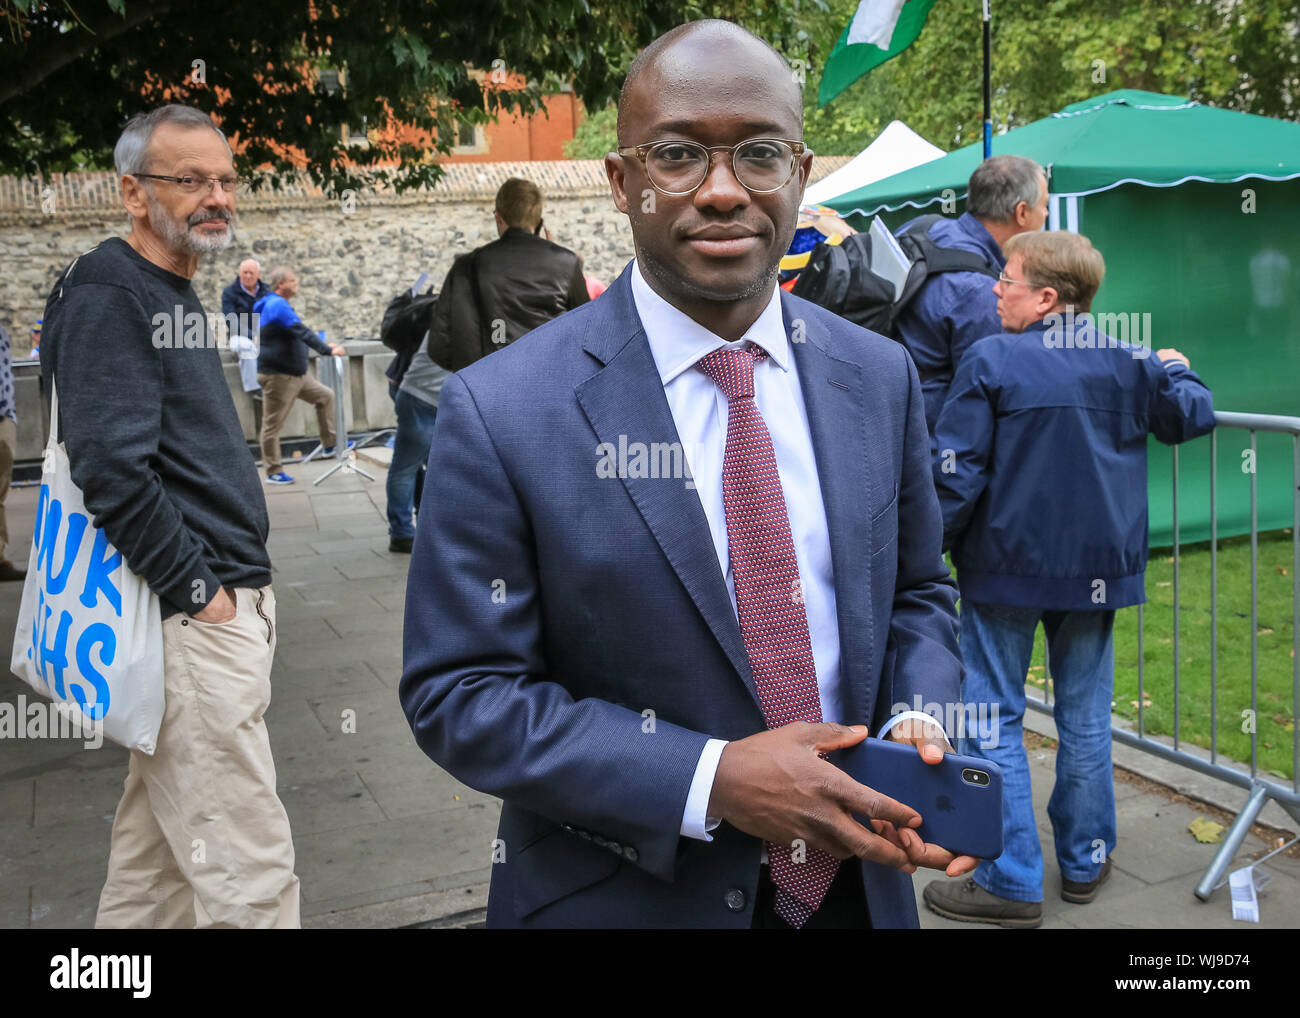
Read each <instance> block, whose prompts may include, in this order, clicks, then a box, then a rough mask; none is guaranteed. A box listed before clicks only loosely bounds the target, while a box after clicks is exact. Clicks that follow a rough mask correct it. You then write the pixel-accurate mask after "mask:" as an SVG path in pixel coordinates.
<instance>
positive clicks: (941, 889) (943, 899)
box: [921, 877, 1043, 930]
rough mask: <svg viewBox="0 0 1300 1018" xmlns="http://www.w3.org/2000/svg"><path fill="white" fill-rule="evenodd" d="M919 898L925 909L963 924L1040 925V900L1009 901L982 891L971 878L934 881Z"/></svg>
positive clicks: (1009, 927) (1021, 927)
mask: <svg viewBox="0 0 1300 1018" xmlns="http://www.w3.org/2000/svg"><path fill="white" fill-rule="evenodd" d="M921 897H922V898H923V899H924V901H925V905H926V908H928V909H929V910H930V911H931V912H934V913H935V914H936V915H941V916H943V917H944V918H945V919H956V920H957V921H958V922H963V923H996V924H997V925H999V926H1001V927H1002V928H1003V929H1007V930H1032V929H1034V928H1035V927H1036V926H1041V925H1042V924H1043V903H1042V902H1041V901H1013V900H1012V899H1010V898H1002V897H999V896H998V895H996V894H993V893H992V892H990V891H986V890H984V888H982V887H980V885H979V884H977V883H975V879H974V878H973V877H954V878H952V879H951V880H935V881H933V882H932V883H929V884H926V885H925V890H924V891H923V892H922V894H921Z"/></svg>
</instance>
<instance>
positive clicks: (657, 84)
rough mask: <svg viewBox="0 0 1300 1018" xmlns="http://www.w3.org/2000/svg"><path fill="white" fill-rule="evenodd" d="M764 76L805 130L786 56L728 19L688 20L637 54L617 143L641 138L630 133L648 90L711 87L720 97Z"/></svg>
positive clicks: (626, 82) (623, 95) (622, 97)
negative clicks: (774, 87) (774, 85)
mask: <svg viewBox="0 0 1300 1018" xmlns="http://www.w3.org/2000/svg"><path fill="white" fill-rule="evenodd" d="M755 78H759V79H762V80H764V81H765V82H766V83H767V84H768V86H769V87H771V86H772V85H773V84H776V85H777V88H776V91H777V92H778V93H779V95H780V96H781V97H782V98H783V99H784V103H783V105H784V106H786V107H788V109H786V110H783V111H782V112H789V113H790V114H792V115H793V116H794V118H795V121H796V122H797V124H798V127H799V134H798V137H802V136H803V95H802V93H801V92H800V90H799V86H798V84H797V83H796V81H795V76H794V73H793V72H792V71H791V70H790V65H789V64H787V63H786V60H785V57H783V56H781V54H780V53H778V52H777V51H776V50H775V49H773V48H772V47H771V46H769V45H768V44H767V43H766V42H764V41H763V40H762V39H760V38H759V37H758V36H756V35H754V34H753V33H752V32H750V31H748V30H747V29H744V28H741V27H740V26H739V25H737V24H733V23H732V22H730V21H721V20H717V19H710V20H706V21H688V22H687V23H686V24H684V25H678V26H677V27H676V28H674V29H671V30H669V31H667V32H665V33H664V34H663V35H661V36H659V38H657V39H655V40H654V41H653V42H652V43H650V45H649V46H647V47H646V48H645V49H643V50H642V51H641V52H640V53H638V54H637V57H636V59H635V60H633V61H632V66H631V67H629V68H628V71H627V77H626V78H624V79H623V87H622V89H621V90H620V91H619V96H618V143H619V144H620V145H637V144H640V143H641V141H642V139H641V138H633V137H631V135H632V134H634V133H635V132H636V131H637V129H638V128H639V127H640V126H641V123H640V119H641V117H640V114H641V112H642V111H643V109H644V106H643V105H642V102H643V100H644V98H645V94H646V93H647V92H658V91H659V90H661V89H663V88H665V87H666V88H671V89H674V90H676V89H686V90H692V91H694V90H702V89H708V90H710V91H711V92H712V93H713V94H714V96H715V97H716V98H718V99H720V100H725V98H726V95H727V94H728V93H730V92H733V91H736V90H743V89H745V87H746V86H745V82H746V81H752V80H753V79H755Z"/></svg>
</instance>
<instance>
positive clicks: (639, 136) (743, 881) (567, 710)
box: [399, 21, 975, 929]
mask: <svg viewBox="0 0 1300 1018" xmlns="http://www.w3.org/2000/svg"><path fill="white" fill-rule="evenodd" d="M802 110H803V103H802V99H801V97H800V94H799V89H798V87H797V85H796V84H795V83H794V79H793V77H792V75H791V72H790V68H789V65H788V64H786V62H785V61H784V59H783V58H782V57H781V56H780V54H778V53H777V52H776V51H775V50H773V49H772V48H771V47H770V46H768V45H767V44H765V43H763V42H762V41H761V40H759V39H757V38H755V37H754V36H752V35H750V34H749V33H748V32H746V31H744V30H743V29H741V28H739V27H738V26H736V25H734V24H731V23H729V22H721V21H697V22H691V23H690V24H687V25H684V26H681V27H679V28H676V29H674V30H672V31H670V32H668V33H667V34H665V35H663V36H661V37H660V38H659V39H658V40H656V41H655V42H653V43H652V44H651V45H650V46H649V47H648V48H647V49H646V50H645V51H644V52H643V53H642V54H641V55H640V56H639V57H638V58H637V59H636V61H635V62H634V63H633V64H632V67H631V68H630V70H629V71H628V77H627V81H626V82H625V84H624V87H623V94H622V97H621V99H620V102H619V104H618V115H619V123H618V136H619V137H618V140H619V148H618V151H617V153H613V152H611V153H610V154H609V155H607V156H606V157H605V169H606V172H607V174H608V175H609V179H610V189H611V192H612V195H613V199H614V203H615V205H616V206H617V207H618V209H619V210H620V211H622V212H623V213H624V214H625V215H627V216H628V219H629V221H630V223H631V228H632V238H633V241H634V243H635V247H636V255H637V257H636V260H635V261H634V262H633V263H632V264H630V265H629V266H628V267H627V268H626V269H625V270H624V271H623V274H622V275H621V276H619V278H618V280H617V281H616V282H615V283H614V284H613V285H612V286H610V288H609V290H608V291H607V292H606V293H604V294H603V295H602V296H601V297H600V298H599V299H598V300H594V301H591V302H589V303H586V304H583V305H582V306H581V307H578V308H575V309H574V310H572V311H570V312H568V313H567V314H564V315H561V316H560V317H558V318H556V319H554V320H552V321H550V322H547V323H546V324H544V325H542V326H541V327H539V328H537V329H535V330H534V331H532V332H530V333H528V334H527V335H525V336H523V337H522V338H521V339H519V340H518V341H516V342H514V343H511V344H510V345H509V346H507V347H506V348H505V349H503V350H501V351H499V352H497V353H494V354H492V355H491V356H490V357H484V358H482V359H480V360H478V361H476V362H475V363H473V364H471V365H470V366H469V367H468V368H466V369H465V370H463V371H461V372H458V373H457V374H454V375H452V376H451V377H450V378H449V379H447V382H446V384H445V386H444V387H443V390H442V392H441V394H440V396H439V401H438V422H437V432H436V434H435V437H434V441H433V446H432V453H431V455H430V459H429V475H430V477H437V478H438V484H439V491H438V497H437V498H434V499H426V500H425V503H424V506H423V510H424V511H423V513H422V515H421V517H420V525H419V527H417V528H416V532H415V545H414V555H413V559H412V562H411V570H410V579H409V582H408V587H407V595H406V597H407V602H406V630H405V641H404V671H403V675H402V680H401V684H400V686H399V695H400V697H401V702H402V707H403V709H404V710H405V712H406V716H407V718H408V719H409V720H410V723H411V727H412V730H413V731H414V733H415V736H416V739H417V741H418V742H419V744H420V746H421V748H422V749H423V750H424V751H425V752H426V753H427V754H428V755H429V756H430V757H432V758H433V759H434V760H435V761H436V762H437V763H438V764H439V765H441V766H443V767H445V768H446V769H447V770H448V771H450V772H451V773H452V774H454V775H455V776H456V777H458V778H459V779H460V780H462V781H464V782H465V783H466V784H468V785H471V786H472V787H474V788H477V789H481V790H483V791H486V792H488V793H491V794H493V795H498V796H500V797H501V798H502V799H503V800H504V803H503V805H502V809H501V825H500V828H499V832H498V835H497V839H496V841H495V842H494V843H493V846H492V854H491V860H492V863H493V866H492V890H491V894H490V896H489V899H488V925H489V926H491V927H496V928H499V927H526V928H538V927H610V926H613V927H649V928H663V927H729V928H745V929H748V928H753V927H759V928H784V929H788V928H790V927H797V928H803V929H817V928H819V927H839V928H844V927H856V928H869V927H875V928H885V927H908V926H916V925H917V913H916V898H915V895H914V892H913V890H912V882H911V880H910V879H909V877H908V874H909V873H911V872H912V871H913V870H914V869H915V868H916V867H917V866H937V867H940V868H944V869H946V870H947V871H948V873H949V874H950V875H953V876H956V875H957V874H958V873H962V872H967V871H969V870H970V869H971V868H972V867H973V866H974V865H975V860H974V859H971V858H969V857H964V856H959V857H954V856H953V855H952V854H951V853H949V852H947V851H945V850H944V849H942V848H940V847H939V846H936V845H930V846H928V847H927V846H925V845H923V844H922V843H921V839H920V838H919V836H917V834H916V832H915V830H913V829H912V828H913V826H914V825H916V824H919V823H920V822H921V819H920V817H919V816H918V815H917V813H916V812H915V811H913V810H911V809H910V808H909V807H907V806H905V805H902V804H900V803H897V802H895V801H893V800H892V799H889V798H888V797H886V796H884V795H881V794H879V793H877V792H875V791H874V790H872V789H869V788H867V787H866V786H865V785H861V784H859V783H857V782H856V781H854V780H852V779H851V778H849V777H848V775H847V774H845V773H844V772H843V771H841V770H839V769H838V768H837V767H835V765H834V764H832V763H830V762H829V761H827V760H826V759H824V758H823V757H822V754H823V753H825V752H827V751H829V750H832V749H835V748H838V747H843V746H848V745H852V744H855V743H858V742H861V741H862V739H863V738H865V737H866V736H867V728H868V727H870V729H871V733H870V734H871V737H873V738H874V737H879V736H882V735H885V734H886V733H887V734H888V738H890V739H892V740H895V741H899V742H905V743H909V744H911V745H913V746H915V747H916V751H917V752H918V753H920V755H921V758H922V759H923V760H924V761H925V762H926V763H927V764H938V763H940V762H942V759H943V754H942V752H941V749H942V745H943V734H942V732H941V731H938V730H937V729H936V727H935V726H934V725H933V722H932V721H930V720H929V719H926V720H921V719H918V718H911V719H907V720H903V718H904V714H903V713H901V712H900V713H894V706H895V705H896V704H899V703H911V702H913V700H914V698H916V697H920V698H921V699H922V701H923V702H925V701H938V702H945V701H946V702H956V699H957V697H958V696H959V682H960V675H961V663H960V661H959V660H958V658H957V656H956V649H957V648H956V642H955V636H956V620H955V618H954V617H953V597H954V593H955V592H954V590H953V587H952V585H951V577H950V576H949V574H948V570H947V568H946V567H945V566H944V564H943V557H942V554H941V553H940V548H939V545H940V539H941V536H942V526H941V518H940V515H939V505H938V501H937V500H936V499H935V495H934V484H933V482H932V481H931V479H930V474H929V436H927V435H926V432H925V421H924V417H923V415H922V413H921V398H920V384H919V382H918V381H917V377H916V371H915V369H914V368H913V366H912V362H911V360H910V358H908V357H907V355H906V352H905V351H904V350H902V349H901V348H900V347H899V345H898V344H897V343H894V342H892V341H890V340H887V339H885V338H884V337H881V336H878V335H875V334H874V333H870V332H867V331H866V330H864V329H861V328H858V327H857V326H855V325H852V324H850V323H848V322H846V321H845V320H844V319H842V318H839V317H838V316H836V315H832V314H830V313H829V312H827V311H825V310H824V309H822V308H820V307H818V306H817V305H815V304H812V303H810V302H808V301H805V300H801V299H800V298H798V297H793V296H791V295H790V294H788V293H786V292H785V291H783V290H781V289H780V288H779V287H778V286H777V267H778V265H779V263H780V260H781V256H782V255H783V254H784V253H785V251H786V249H787V248H788V247H789V245H790V237H791V235H792V234H793V232H794V227H795V219H796V214H797V212H798V206H799V199H800V196H801V195H802V194H803V190H804V185H805V184H806V182H807V179H808V174H809V173H810V172H811V169H812V152H811V151H810V150H809V149H807V148H806V147H805V146H804V144H803V142H802V140H801V137H800V136H801V134H802V127H803V125H802V119H803V118H802ZM647 453H648V454H649V456H650V457H652V458H653V464H647V461H646V457H647ZM647 466H648V467H649V469H646V468H647ZM894 722H898V723H897V724H895V723H894ZM891 725H892V727H891ZM927 730H929V732H930V733H931V734H930V735H929V736H927V734H926V731H927ZM931 740H933V741H931ZM855 814H856V817H855ZM484 848H485V850H486V848H487V846H484ZM487 857H488V856H487V852H486V851H485V852H484V857H483V858H484V860H485V861H486V859H487Z"/></svg>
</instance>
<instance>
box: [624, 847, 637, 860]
mask: <svg viewBox="0 0 1300 1018" xmlns="http://www.w3.org/2000/svg"><path fill="white" fill-rule="evenodd" d="M623 858H624V859H626V860H627V861H628V862H636V861H637V859H639V858H640V856H639V855H638V853H637V850H636V849H635V848H633V847H632V846H631V845H627V846H625V847H624V848H623Z"/></svg>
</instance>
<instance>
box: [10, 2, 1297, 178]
mask: <svg viewBox="0 0 1300 1018" xmlns="http://www.w3.org/2000/svg"><path fill="white" fill-rule="evenodd" d="M856 7H857V0H781V2H772V0H750V2H746V0H728V2H716V3H708V2H700V0H529V2H528V3H523V4H521V3H517V2H510V3H507V2H506V0H476V2H468V0H456V2H442V0H439V2H436V3H429V2H426V0H371V2H369V3H366V4H339V3H325V2H321V0H317V2H316V3H305V2H303V0H257V2H254V0H228V2H226V3H225V4H223V5H222V6H221V7H220V8H219V9H217V8H211V7H205V6H203V5H195V6H182V5H180V4H177V3H173V0H76V7H75V10H74V7H73V0H46V2H40V0H0V11H3V13H4V19H5V22H6V25H7V29H8V30H7V31H3V30H0V172H10V173H23V174H31V173H48V172H50V171H57V170H67V169H75V168H77V167H78V166H79V165H99V166H107V165H110V163H111V153H112V145H113V142H114V141H115V139H116V137H117V134H118V132H119V131H120V129H121V125H122V123H123V121H124V120H125V119H126V117H127V116H129V115H130V114H131V113H133V112H136V111H137V110H140V109H146V108H149V107H151V106H154V105H157V104H158V103H161V102H165V101H180V102H186V103H190V104H192V105H195V106H198V107H200V108H202V109H205V110H207V111H209V112H211V113H213V114H214V115H216V116H217V117H218V118H219V119H220V121H221V123H222V125H223V127H224V128H225V129H226V130H227V132H228V133H229V134H230V135H231V136H232V137H233V138H234V139H235V140H237V141H238V142H240V143H241V144H242V146H244V147H243V148H242V151H241V153H240V155H239V157H238V160H237V163H238V166H239V169H240V172H242V173H249V172H250V171H252V170H253V169H254V168H256V167H269V168H270V169H271V170H272V171H274V173H285V172H288V171H290V170H292V169H293V168H294V166H295V165H296V163H295V160H297V162H302V161H304V160H305V168H306V169H307V171H308V172H309V173H310V174H311V175H312V177H313V178H314V179H315V180H317V181H318V182H319V183H321V184H323V185H325V186H326V187H328V188H330V189H331V190H333V191H335V192H338V191H340V190H342V189H343V188H346V187H358V186H364V185H365V184H366V182H367V181H370V182H372V183H379V182H383V181H385V180H387V181H388V182H389V183H391V184H392V186H394V187H396V188H398V189H402V188H405V187H411V186H420V185H426V184H429V183H431V182H432V181H434V180H435V179H436V178H437V176H438V174H439V170H438V167H437V165H436V163H435V162H434V157H435V155H436V151H443V152H445V151H448V150H449V148H450V146H451V144H452V143H453V135H454V133H455V132H454V131H448V130H446V129H445V125H446V121H445V120H444V130H443V131H442V132H440V133H439V135H438V139H437V142H436V151H435V149H433V148H431V147H430V146H428V145H426V144H422V143H420V142H418V141H414V140H412V138H411V136H410V135H403V134H401V133H399V132H395V131H391V132H390V131H387V130H385V129H386V128H388V127H391V126H392V125H395V124H399V123H401V124H413V125H415V126H417V127H419V128H422V129H424V130H425V131H428V132H430V133H434V132H436V128H437V125H438V121H439V109H438V107H437V103H438V102H441V103H442V104H443V106H442V115H443V116H444V117H445V116H446V112H447V109H448V108H450V109H451V111H452V114H453V116H454V118H455V119H456V120H458V121H460V122H462V123H471V124H476V123H482V122H483V121H485V120H486V119H488V118H489V117H490V116H493V115H495V114H496V113H498V112H500V111H503V110H519V111H522V112H531V111H533V110H536V109H538V108H539V107H540V102H541V98H542V96H543V95H544V94H545V93H546V92H547V91H549V90H553V89H554V88H556V87H558V85H559V84H560V83H561V82H572V84H573V87H574V89H575V91H576V92H577V93H578V95H579V96H581V97H582V98H583V100H584V101H585V103H586V105H587V108H588V110H591V111H594V113H593V116H591V117H590V118H589V119H588V120H587V122H586V123H585V124H584V125H583V126H582V127H581V128H580V129H579V132H578V137H577V138H575V140H574V142H573V143H572V144H571V145H570V146H569V149H568V152H569V154H570V155H571V156H574V157H587V158H596V157H599V156H600V155H603V154H604V153H605V152H607V151H609V149H610V148H611V147H612V145H613V143H614V120H613V113H612V112H607V111H606V105H607V104H608V103H609V102H610V101H611V100H612V99H613V98H614V96H615V94H616V92H617V88H618V85H619V83H620V82H621V80H622V77H623V75H624V73H625V72H626V70H627V67H628V65H629V64H630V63H631V60H632V58H633V56H634V55H635V54H636V52H637V50H638V49H639V48H640V47H642V46H644V45H645V44H646V43H647V42H649V41H650V40H651V39H653V38H654V37H656V36H657V35H659V34H661V33H662V32H664V31H666V30H667V29H668V28H670V27H672V26H673V25H676V24H680V23H681V22H683V21H689V20H693V19H696V18H704V17H721V18H727V19H729V20H732V21H736V22H738V23H740V24H742V25H744V26H745V27H747V28H749V29H751V30H752V31H754V32H756V33H757V34H758V35H760V36H761V37H762V38H764V39H766V40H767V41H768V42H770V43H771V44H772V45H773V46H775V47H776V48H777V49H778V50H779V51H781V52H782V53H783V54H784V55H785V56H786V58H787V59H788V60H790V61H791V62H792V66H793V67H794V68H795V69H796V71H797V72H802V73H804V74H805V75H806V82H805V90H804V95H805V138H806V139H807V140H808V142H809V143H810V144H811V145H812V147H813V149H814V150H815V151H817V152H819V153H822V154H826V155H835V154H850V153H855V152H858V151H860V150H861V149H862V148H863V147H865V146H866V145H867V144H868V143H869V142H870V141H871V140H872V139H873V138H874V137H875V136H876V135H877V134H878V133H879V132H880V131H881V130H882V129H883V128H884V127H885V125H886V124H888V123H889V121H890V120H893V119H900V120H904V121H906V122H907V123H908V124H909V125H910V126H911V127H912V128H913V129H915V130H916V131H918V132H919V133H920V134H922V135H923V136H925V137H926V138H929V139H930V140H931V141H933V142H935V143H936V144H938V145H940V146H942V147H943V148H945V149H951V148H954V147H956V146H958V145H963V144H967V143H969V142H973V141H976V140H977V139H978V138H979V135H980V129H981V127H980V125H981V120H982V98H981V96H982V91H981V87H982V86H981V81H982V56H981V37H980V7H981V4H980V0H939V2H938V3H936V4H935V6H934V9H933V11H932V12H931V14H930V18H929V21H928V23H927V25H926V27H925V30H924V31H923V32H922V33H921V36H920V38H919V39H918V40H917V42H916V44H915V45H914V46H912V47H911V48H909V49H908V50H906V51H905V52H904V53H903V54H902V55H901V56H899V57H898V58H896V59H895V60H892V61H890V62H889V63H887V64H885V65H883V66H882V67H880V68H878V69H876V70H875V71H873V72H872V73H871V74H870V75H868V76H867V77H866V78H864V79H862V80H861V81H859V82H858V83H856V84H855V85H853V86H852V87H851V88H850V89H849V90H848V91H847V92H845V93H844V94H843V95H841V96H840V97H839V98H838V99H836V100H835V101H834V102H832V103H831V104H830V105H829V106H828V107H826V108H825V109H821V110H819V109H817V107H816V95H817V84H818V73H819V68H820V66H821V64H822V63H824V61H825V60H826V57H827V56H828V55H829V54H830V51H831V49H832V48H833V46H834V44H835V41H836V40H837V39H838V37H839V35H840V33H841V32H842V31H843V29H844V26H845V25H846V24H848V22H849V20H850V19H851V18H852V16H853V12H854V10H855V9H856ZM993 17H994V20H993V89H994V103H993V117H994V124H995V130H1004V129H1007V128H1011V127H1016V126H1019V125H1020V124H1024V123H1028V122H1030V121H1032V120H1035V119H1038V118H1039V117H1042V116H1045V115H1047V114H1049V113H1051V112H1053V111H1054V110H1057V109H1060V108H1061V107H1062V106H1065V105H1067V104H1068V103H1071V102H1075V101H1077V100H1080V99H1084V98H1088V97H1090V96H1094V95H1097V94H1099V93H1102V92H1108V91H1112V90H1114V89H1117V88H1141V89H1148V90H1151V91H1156V92H1167V93H1173V94H1179V95H1187V96H1190V97H1191V98H1193V99H1196V100H1198V101H1201V102H1207V103H1210V104H1213V105H1217V106H1223V107H1226V108H1229V109H1238V110H1245V111H1248V112H1252V113H1260V114H1264V115H1266V116H1274V117H1283V118H1287V119H1292V120H1295V119H1300V0H1183V2H1180V3H1177V4H1170V3H1168V2H1167V0H993ZM194 61H202V65H201V66H202V68H203V79H204V80H203V81H202V82H199V81H196V80H195V75H194V69H195V67H196V65H195V63H194ZM329 68H335V69H337V68H342V69H344V71H345V78H344V80H345V87H341V88H336V89H334V90H333V91H331V90H329V89H327V88H326V87H324V85H323V84H322V83H321V82H320V81H319V80H318V79H317V72H319V71H320V70H321V69H329ZM472 69H478V70H479V71H481V72H485V73H487V75H488V77H489V80H491V78H492V74H493V72H494V71H497V70H508V71H509V72H512V73H518V74H521V75H522V76H523V78H524V79H526V83H525V84H523V85H522V86H519V87H510V88H506V87H502V86H501V85H499V84H493V86H492V87H491V88H490V89H489V90H488V91H487V92H486V94H485V91H484V88H483V84H482V82H481V80H478V79H476V78H475V77H474V76H473V75H472V74H471V71H472ZM509 80H510V81H511V82H514V81H515V80H516V79H514V78H511V79H509ZM363 123H364V125H365V127H366V128H367V129H369V133H370V137H371V142H370V145H369V147H365V148H361V147H349V146H348V145H347V144H346V143H345V141H344V140H343V137H342V132H341V130H340V126H341V125H344V124H347V125H361V124H363ZM388 164H396V165H397V169H395V170H384V169H381V168H380V167H381V166H383V165H388ZM272 179H274V174H273V176H272Z"/></svg>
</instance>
